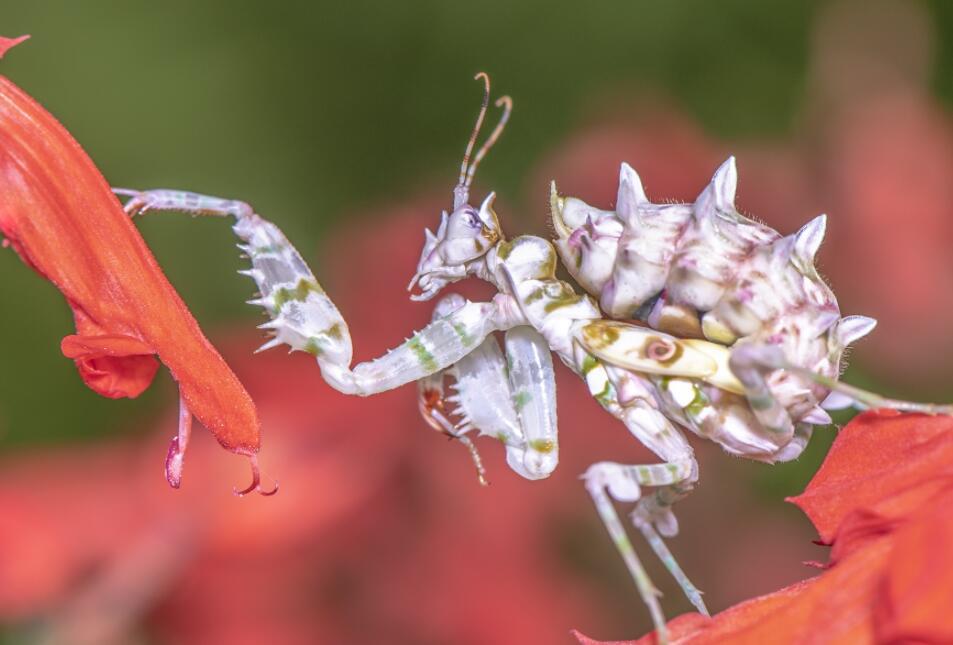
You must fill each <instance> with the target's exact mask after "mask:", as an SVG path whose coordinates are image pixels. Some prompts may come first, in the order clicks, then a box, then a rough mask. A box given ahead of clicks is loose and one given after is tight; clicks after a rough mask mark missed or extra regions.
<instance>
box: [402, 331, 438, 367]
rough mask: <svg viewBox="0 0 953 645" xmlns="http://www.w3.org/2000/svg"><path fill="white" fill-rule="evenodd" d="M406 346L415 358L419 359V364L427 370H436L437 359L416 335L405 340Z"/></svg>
mask: <svg viewBox="0 0 953 645" xmlns="http://www.w3.org/2000/svg"><path fill="white" fill-rule="evenodd" d="M407 347H409V348H410V350H411V351H412V352H413V353H414V355H415V356H417V360H418V361H420V364H421V365H423V367H424V369H425V370H427V371H428V372H436V371H437V369H438V365H437V361H436V359H435V358H434V357H433V354H431V353H430V351H429V350H428V349H427V348H426V347H424V344H423V343H422V342H421V341H420V338H419V337H418V336H414V337H413V338H411V339H410V340H408V341H407Z"/></svg>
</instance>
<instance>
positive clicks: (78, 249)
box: [0, 38, 260, 486]
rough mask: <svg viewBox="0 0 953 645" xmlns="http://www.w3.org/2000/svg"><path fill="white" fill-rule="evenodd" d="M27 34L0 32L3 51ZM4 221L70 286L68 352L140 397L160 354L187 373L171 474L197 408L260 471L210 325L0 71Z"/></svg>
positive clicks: (250, 431) (251, 424)
mask: <svg viewBox="0 0 953 645" xmlns="http://www.w3.org/2000/svg"><path fill="white" fill-rule="evenodd" d="M22 40H23V38H17V39H3V40H2V41H0V55H2V54H3V53H4V52H5V51H6V50H7V49H9V47H11V46H13V45H15V44H16V43H17V42H20V41H22ZM0 231H2V232H3V234H4V236H5V237H6V239H5V241H4V245H5V246H6V245H10V246H12V247H13V248H14V250H16V252H17V253H18V254H19V256H20V257H21V258H22V259H23V261H24V262H25V263H26V264H27V265H29V266H30V267H32V268H33V269H34V270H36V272H37V273H39V274H40V275H41V276H43V277H44V278H46V279H47V280H49V281H50V282H52V283H53V284H54V285H55V286H56V287H57V288H58V289H59V290H60V291H61V292H62V293H63V295H64V297H65V298H66V301H67V303H69V306H70V308H71V309H72V310H73V317H74V319H75V322H76V330H77V333H76V334H75V335H70V336H67V337H65V338H64V339H63V341H62V344H61V348H62V351H63V354H64V355H66V356H67V357H68V358H72V359H73V360H74V361H75V362H76V366H77V368H78V369H79V373H80V376H81V377H82V378H83V381H84V382H85V383H86V385H88V386H89V387H90V388H91V389H92V390H94V391H95V392H97V393H99V394H101V395H103V396H106V397H110V398H120V397H136V396H138V395H139V394H141V393H142V392H143V390H145V389H146V388H147V387H148V386H149V384H150V383H151V382H152V380H153V378H154V377H155V374H156V370H157V369H158V363H157V362H156V359H155V358H154V356H159V358H160V359H161V360H162V362H163V363H165V364H166V365H167V366H168V367H169V370H170V371H171V372H172V376H173V377H174V378H175V380H176V381H178V383H179V393H180V401H181V405H182V412H181V414H180V429H179V436H178V437H177V438H176V439H175V440H173V447H172V449H171V450H170V452H169V460H168V463H167V478H168V479H169V482H170V483H171V484H172V485H173V486H178V483H179V479H180V477H181V467H182V457H183V456H184V451H185V448H186V443H187V441H188V433H189V429H190V427H191V419H192V416H191V413H194V414H195V416H196V417H197V418H198V419H199V421H201V422H202V424H203V425H205V427H207V428H208V429H209V430H211V432H212V433H213V434H214V435H215V438H216V439H218V441H219V443H220V444H221V445H222V446H223V447H225V448H227V449H228V450H231V451H232V452H235V453H238V454H241V455H245V456H247V457H248V458H249V459H250V460H251V461H252V466H253V469H254V470H255V471H256V479H257V464H256V461H255V459H256V454H257V452H258V449H259V446H260V440H259V432H258V431H259V423H258V414H257V412H256V410H255V406H254V404H253V403H252V400H251V398H250V397H249V396H248V393H247V392H245V389H244V388H243V387H242V384H241V383H240V382H239V381H238V379H237V378H236V377H235V375H234V374H233V373H232V371H231V370H230V369H229V367H228V365H227V364H226V363H225V361H224V360H223V359H222V357H221V356H220V355H219V354H218V352H217V351H216V350H215V348H214V347H212V345H211V343H209V341H208V340H207V339H206V338H205V336H203V335H202V331H201V330H200V329H199V326H198V323H197V322H196V321H195V319H194V318H193V317H192V315H191V313H189V310H188V308H187V307H186V306H185V303H183V302H182V300H181V298H179V295H178V294H177V293H176V291H175V289H174V288H173V287H172V285H171V284H169V281H168V280H167V279H166V277H165V276H164V275H163V273H162V270H161V268H160V267H159V264H158V263H157V262H156V259H155V257H153V255H152V253H151V252H150V251H149V248H148V247H147V246H146V243H145V241H143V239H142V237H141V236H140V235H139V232H138V231H137V230H136V228H135V226H133V224H132V222H131V221H130V218H129V216H127V215H126V213H124V212H123V210H122V208H121V207H120V205H119V202H118V200H117V199H116V198H115V196H113V193H112V191H111V189H110V187H109V184H107V183H106V180H105V179H104V178H103V176H102V175H101V174H100V173H99V171H98V170H97V169H96V166H95V165H94V164H93V162H92V160H90V158H89V157H88V156H87V155H86V153H85V152H83V150H82V148H81V147H80V146H79V144H78V143H77V142H76V141H75V140H74V139H73V138H72V137H71V136H70V134H69V132H67V131H66V129H65V128H64V127H63V126H62V125H60V123H59V122H58V121H57V120H56V119H55V118H54V117H53V116H52V115H51V114H50V113H49V112H47V111H46V110H44V109H43V107H42V106H40V105H39V104H38V103H37V102H36V101H34V100H33V99H32V98H30V96H28V95H27V94H26V93H25V92H23V90H21V89H20V88H18V87H17V86H16V85H14V84H13V83H12V82H10V81H9V80H8V79H7V78H5V77H2V76H0Z"/></svg>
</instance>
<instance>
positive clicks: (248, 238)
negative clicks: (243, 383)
mask: <svg viewBox="0 0 953 645" xmlns="http://www.w3.org/2000/svg"><path fill="white" fill-rule="evenodd" d="M233 230H234V231H235V234H236V235H238V237H240V238H241V239H242V240H243V241H244V242H245V244H241V245H239V247H240V248H241V249H242V250H243V251H244V252H245V253H246V254H247V255H248V258H249V259H250V260H251V264H252V268H251V269H249V270H246V271H242V272H241V273H243V274H244V275H247V276H249V277H250V278H252V279H253V280H254V281H255V282H256V283H257V284H258V289H259V292H260V293H259V296H258V298H257V299H255V300H251V301H250V303H251V304H255V305H259V306H261V307H263V308H264V309H265V311H266V312H267V313H268V315H269V316H270V317H271V320H270V321H269V322H267V323H265V324H264V325H262V326H261V327H262V328H264V329H269V330H271V331H272V333H273V334H274V338H273V339H272V340H270V341H268V342H267V343H265V345H263V346H262V348H261V349H262V350H264V349H269V348H271V347H275V346H277V345H280V344H282V343H284V344H287V345H288V346H290V347H291V348H292V350H300V351H304V352H308V353H309V354H312V355H313V356H315V357H317V358H318V359H319V361H321V362H327V363H330V364H334V365H339V366H343V367H345V368H346V367H347V366H348V365H350V364H351V354H352V347H351V335H350V332H349V331H348V328H347V323H346V322H344V318H343V317H342V316H341V312H340V311H338V308H337V307H336V306H335V305H334V303H333V302H331V299H330V298H328V296H327V294H326V293H325V292H324V289H322V288H321V285H320V284H319V283H318V281H317V279H315V277H314V275H313V274H312V273H311V270H310V269H309V268H308V265H307V264H305V262H304V260H303V259H302V257H301V255H300V254H299V253H298V251H297V250H296V249H295V248H294V246H292V245H291V243H290V242H289V241H288V239H287V238H286V237H285V235H284V233H282V232H281V230H280V229H279V228H278V227H277V226H275V225H274V224H272V223H271V222H269V221H267V220H265V219H262V218H261V217H259V216H258V215H255V214H251V215H242V216H239V217H237V222H236V224H235V226H234V227H233Z"/></svg>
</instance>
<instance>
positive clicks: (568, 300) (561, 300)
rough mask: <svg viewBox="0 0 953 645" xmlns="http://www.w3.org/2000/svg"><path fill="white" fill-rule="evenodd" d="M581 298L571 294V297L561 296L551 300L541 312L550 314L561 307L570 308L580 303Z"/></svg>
mask: <svg viewBox="0 0 953 645" xmlns="http://www.w3.org/2000/svg"><path fill="white" fill-rule="evenodd" d="M582 298H583V296H581V295H579V294H577V293H573V294H571V295H561V296H558V297H556V298H553V299H552V300H550V301H549V302H547V303H546V304H545V305H544V306H543V311H545V312H546V313H552V312H554V311H556V310H557V309H561V308H562V307H571V306H572V305H574V304H576V303H578V302H580V301H582Z"/></svg>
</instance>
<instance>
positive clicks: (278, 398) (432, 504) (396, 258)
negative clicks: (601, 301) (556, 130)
mask: <svg viewBox="0 0 953 645" xmlns="http://www.w3.org/2000/svg"><path fill="white" fill-rule="evenodd" d="M442 201H443V200H440V199H433V200H419V201H417V202H415V203H412V204H409V205H407V206H406V207H405V208H401V209H395V211H396V212H394V215H395V216H394V217H393V218H388V219H379V220H377V221H376V222H375V224H374V227H373V233H372V234H368V229H367V227H366V226H354V227H352V228H351V229H350V231H348V232H347V233H345V234H343V235H338V236H336V238H335V239H334V240H329V243H328V244H326V245H325V247H326V248H327V249H329V250H331V249H333V250H334V251H333V252H332V253H330V254H329V253H322V254H321V257H322V258H325V262H324V264H325V266H326V271H325V273H326V274H327V276H328V277H329V278H331V279H332V280H333V279H334V278H335V276H338V284H336V285H334V286H332V287H329V289H331V293H333V294H334V295H335V300H336V302H337V303H338V304H339V305H340V306H341V309H342V311H343V312H344V314H345V316H346V317H347V320H348V322H349V327H350V329H351V331H352V334H353V336H354V338H355V340H356V344H357V349H358V355H359V359H361V358H364V357H370V356H376V355H380V354H381V353H382V352H383V351H384V350H385V349H386V348H388V347H391V346H393V345H394V344H395V343H399V342H400V340H401V339H402V338H403V337H404V336H405V335H406V334H407V333H408V331H409V330H410V329H413V328H419V326H420V325H422V324H425V323H426V321H427V320H429V318H430V315H431V312H432V307H431V306H428V305H424V304H420V303H413V302H410V301H409V300H408V299H407V296H406V291H405V286H406V282H407V278H406V273H407V272H408V271H411V272H412V270H413V267H414V265H415V263H416V260H417V256H418V246H419V242H420V240H421V239H422V238H423V236H422V234H421V230H422V228H423V226H425V225H427V224H431V225H432V222H431V221H429V220H430V219H431V218H429V217H427V218H424V217H421V214H422V213H428V214H429V213H434V212H439V207H440V206H441V204H442ZM353 219H354V220H356V221H361V220H362V218H360V217H355V218H353ZM306 255H308V256H310V255H312V254H310V253H306ZM356 258H373V259H374V262H373V263H371V262H360V261H356ZM342 275H347V280H346V281H345V280H343V279H342V278H340V276H342ZM469 286H470V285H467V286H465V287H464V292H466V293H468V295H470V296H471V297H473V298H474V299H477V298H479V296H478V295H476V294H475V293H474V292H473V291H469V290H468V287H469ZM474 286H475V285H474ZM371 291H373V292H374V293H375V294H377V295H376V297H375V299H373V302H368V300H369V299H368V298H367V297H366V294H367V293H369V292H371ZM381 310H386V311H387V312H388V317H387V324H386V325H382V324H380V322H379V321H380V311H381ZM258 344H260V338H258V337H257V333H244V334H243V335H242V337H241V339H238V340H236V341H235V342H233V343H229V344H228V347H231V348H232V349H233V350H234V351H233V353H228V354H227V355H229V356H232V355H234V356H236V357H240V358H236V360H235V361H233V365H234V366H235V368H236V370H237V371H238V374H239V375H240V376H241V377H242V381H243V382H244V383H245V384H246V385H247V386H248V388H249V391H250V392H251V393H252V394H253V395H254V398H255V400H256V402H257V403H258V407H259V409H260V411H261V417H262V420H263V422H264V423H265V425H266V426H267V427H268V428H269V454H270V460H271V461H273V462H274V464H275V467H277V468H280V470H281V473H282V485H283V490H282V494H281V495H280V496H278V497H276V498H274V499H271V500H269V501H268V503H257V502H254V501H253V503H251V504H248V503H243V504H239V503H237V502H236V501H233V500H225V502H224V503H223V501H222V500H221V496H220V495H217V494H213V493H210V492H209V491H208V490H207V488H206V487H203V486H192V487H190V488H189V490H184V491H182V492H181V493H179V494H177V495H175V496H172V495H169V494H167V491H166V490H165V488H164V487H161V486H158V485H157V484H158V482H156V481H155V480H154V478H151V477H148V476H146V475H144V474H143V473H142V467H141V454H143V453H147V452H148V451H149V450H152V449H153V447H154V446H143V447H142V449H140V448H139V447H138V446H137V444H131V443H127V444H126V445H114V446H109V445H103V446H99V447H89V448H87V449H85V450H84V451H83V452H82V453H80V452H77V450H76V449H75V448H73V449H70V450H69V451H68V452H67V451H63V452H62V453H60V454H59V455H49V454H47V455H42V456H35V457H21V458H19V459H14V458H8V459H7V460H6V461H5V462H4V463H3V464H0V508H2V509H4V513H3V514H2V515H0V554H2V556H0V624H3V623H6V624H7V625H8V626H9V625H10V624H11V623H19V622H23V621H29V622H31V623H42V624H44V625H45V626H48V627H51V628H52V629H53V630H54V636H55V635H59V634H69V635H70V637H71V640H72V641H74V642H75V641H81V640H82V639H84V638H85V642H95V643H103V642H128V641H129V640H134V636H135V635H143V634H144V635H145V636H146V638H147V639H148V637H150V636H151V637H153V638H154V639H155V640H158V641H161V642H175V643H183V644H186V645H187V644H190V643H261V642H269V643H282V644H295V643H385V642H386V643H393V644H396V645H400V644H404V643H407V644H410V643H460V644H462V645H469V644H471V643H472V644H474V645H476V644H480V643H495V644H497V643H498V644H500V645H509V644H513V645H516V644H518V643H534V642H541V643H555V642H560V641H565V640H566V638H567V632H568V628H569V626H570V625H571V624H573V621H574V620H582V621H585V622H586V624H590V625H592V624H595V625H601V626H606V625H608V626H610V627H611V626H616V627H617V626H618V623H617V619H616V618H615V615H614V611H613V608H609V607H607V606H606V603H605V602H604V598H605V597H607V596H608V595H609V592H607V591H606V590H605V589H604V588H600V586H599V585H598V584H594V581H593V580H592V579H591V577H587V576H585V575H584V573H583V572H581V571H580V570H579V567H578V566H574V565H573V564H572V563H567V562H565V561H560V556H561V551H562V550H563V548H569V547H563V548H561V547H560V542H561V541H562V542H565V541H567V540H569V541H571V542H572V543H574V544H575V543H577V542H581V543H584V544H588V543H589V542H590V540H592V541H595V542H596V545H597V547H601V550H602V552H603V555H604V556H605V558H604V559H605V561H606V562H607V563H609V566H614V565H615V564H616V561H615V559H614V558H615V552H614V551H613V547H612V544H611V542H610V541H609V540H605V539H601V540H600V538H603V528H602V526H601V525H600V524H599V521H598V519H597V518H596V517H594V513H592V512H591V507H590V505H589V500H588V497H587V495H586V493H585V489H584V488H583V487H582V486H581V485H580V483H579V480H578V475H579V473H580V472H582V471H584V470H585V468H586V466H588V464H589V463H591V462H592V461H595V459H596V458H597V455H598V454H618V453H621V452H623V451H625V450H631V452H632V453H634V454H639V448H638V447H637V446H636V445H634V442H633V441H632V440H631V439H630V438H629V437H628V435H627V433H625V432H620V431H619V428H618V427H616V426H615V421H614V420H613V419H611V417H608V415H603V416H594V415H598V414H599V408H598V406H597V404H596V403H595V402H594V401H592V400H591V397H589V396H588V395H587V393H586V391H585V387H584V386H581V384H580V383H579V382H578V380H577V379H576V378H575V377H574V376H573V375H570V374H568V372H566V371H561V372H560V385H562V386H564V388H563V395H564V398H563V399H562V401H563V402H565V407H564V408H561V410H562V411H564V412H565V414H564V415H561V417H560V418H561V420H563V422H564V425H565V428H566V431H565V433H564V438H563V439H562V440H561V443H562V445H563V446H564V447H565V448H566V450H565V454H564V463H563V464H562V466H561V468H560V469H559V470H558V471H557V473H555V474H554V475H553V477H552V478H551V479H549V480H547V481H545V482H527V481H525V480H523V479H521V478H520V477H518V476H516V475H515V474H513V473H512V472H510V471H509V470H508V469H507V467H506V465H505V459H504V454H503V450H502V449H500V447H499V445H498V444H497V443H496V442H494V441H480V442H478V445H479V447H480V448H481V450H482V451H483V457H484V460H485V463H486V465H487V468H488V471H489V473H488V474H489V478H490V481H491V485H490V486H489V487H482V486H480V485H479V484H478V483H477V478H476V474H475V473H474V471H473V468H472V465H471V463H470V460H469V457H468V455H467V452H466V450H465V449H464V448H463V447H461V446H460V445H458V444H455V443H453V442H448V441H446V440H445V439H444V438H443V437H441V436H440V435H437V434H436V433H434V432H433V431H432V430H430V429H429V428H428V427H427V425H426V424H425V423H424V422H423V420H422V419H421V418H420V416H419V413H418V412H417V404H416V400H415V399H416V392H415V390H414V388H413V387H405V388H401V389H400V390H398V391H394V392H387V393H384V394H381V395H378V396H374V397H371V398H367V399H363V398H359V397H347V396H344V395H342V394H340V393H338V392H336V391H334V390H332V389H331V388H330V387H329V386H328V385H327V384H326V383H324V381H323V380H322V378H321V375H320V371H319V370H318V369H317V366H316V365H315V364H314V360H313V358H311V357H309V356H306V355H303V354H297V355H292V356H288V355H287V354H285V353H284V352H269V353H264V354H258V355H254V356H253V355H252V354H251V350H252V349H253V348H254V347H255V346H257V345H258ZM563 377H568V378H563ZM561 405H563V403H561ZM584 419H588V420H586V421H585V427H586V432H578V430H579V428H580V427H582V426H583V423H584ZM594 434H595V435H596V436H597V437H598V439H599V440H598V441H597V442H594V441H593V435H594ZM210 443H211V442H204V443H203V442H202V441H200V440H196V442H195V446H194V447H193V452H192V454H190V457H189V459H190V461H191V462H192V464H193V466H198V465H200V466H201V468H196V472H195V475H194V477H195V478H196V479H200V480H202V481H205V480H206V479H207V478H210V477H216V476H219V474H220V473H219V472H216V470H214V469H216V468H223V467H228V464H221V465H217V466H216V464H215V462H214V460H213V459H212V453H211V450H210V445H209V444H210ZM594 443H597V444H598V445H593V444H594ZM90 463H93V464H95V468H94V470H93V472H92V473H89V472H87V471H88V470H89V467H88V464H90ZM210 470H211V472H210ZM79 473H84V474H83V476H80V475H79ZM567 500H568V501H567ZM567 505H568V506H570V507H571V510H568V511H567V510H566V506H567ZM576 518H580V519H579V520H578V521H577V519H576ZM567 533H568V535H567ZM570 538H571V539H570ZM576 548H578V547H576ZM587 548H588V547H587ZM620 582H621V584H623V585H626V584H628V581H627V579H625V578H623V577H620ZM410 588H412V589H413V593H409V592H408V589H410ZM624 588H625V589H628V587H627V586H626V587H624ZM117 598H121V599H123V601H122V602H120V603H117V602H116V599H117ZM490 617H492V619H491V618H490ZM110 639H112V640H110ZM51 640H53V641H55V640H56V639H55V638H51Z"/></svg>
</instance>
